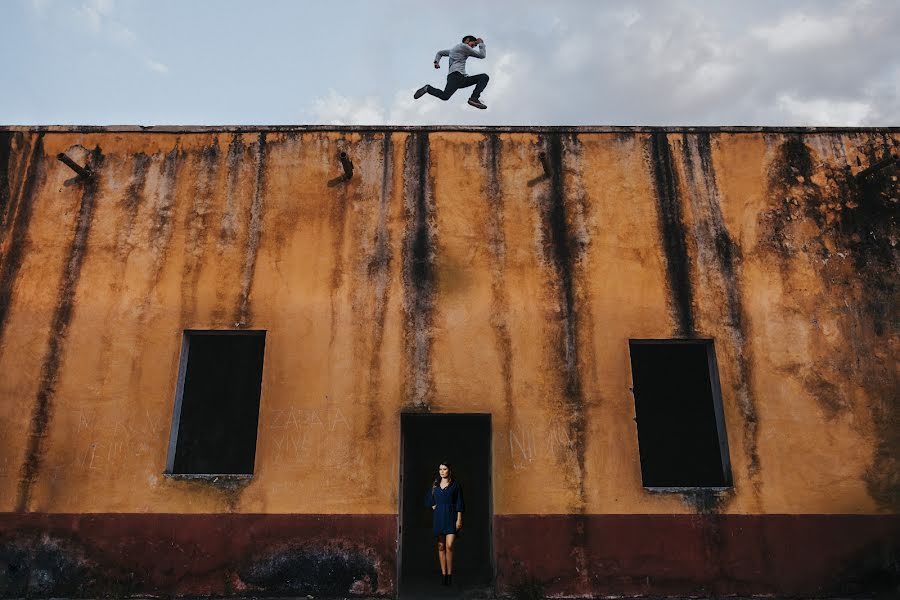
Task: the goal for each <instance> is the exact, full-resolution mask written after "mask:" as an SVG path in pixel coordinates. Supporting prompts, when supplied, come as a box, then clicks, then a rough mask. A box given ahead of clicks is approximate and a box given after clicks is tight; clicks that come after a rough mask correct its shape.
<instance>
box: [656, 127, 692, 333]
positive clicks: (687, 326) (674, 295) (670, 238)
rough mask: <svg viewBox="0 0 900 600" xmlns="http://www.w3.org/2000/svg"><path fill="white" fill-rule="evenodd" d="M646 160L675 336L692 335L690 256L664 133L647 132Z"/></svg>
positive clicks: (667, 143)
mask: <svg viewBox="0 0 900 600" xmlns="http://www.w3.org/2000/svg"><path fill="white" fill-rule="evenodd" d="M649 159H650V174H651V176H652V179H653V186H654V190H655V192H656V202H657V213H658V217H659V229H660V236H661V238H662V246H663V250H664V252H665V259H666V273H667V279H668V283H669V290H670V292H671V297H670V310H671V311H672V315H673V317H674V319H675V324H676V327H675V335H677V336H683V337H692V336H694V335H695V330H694V312H693V303H694V290H693V286H692V284H691V276H690V270H691V269H690V258H689V257H688V249H687V239H686V234H685V228H684V219H683V217H682V213H681V199H680V193H679V188H678V176H677V173H676V172H675V165H674V162H673V161H672V150H671V148H670V147H669V139H668V136H667V135H666V133H665V132H657V133H652V134H650V145H649Z"/></svg>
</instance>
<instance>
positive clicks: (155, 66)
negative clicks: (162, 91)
mask: <svg viewBox="0 0 900 600" xmlns="http://www.w3.org/2000/svg"><path fill="white" fill-rule="evenodd" d="M144 64H146V65H147V68H148V69H150V70H151V71H156V72H157V73H162V74H166V73H168V72H169V67H167V66H166V65H164V64H163V63H161V62H157V61H155V60H153V59H150V58H148V59H147V60H146V62H145V63H144Z"/></svg>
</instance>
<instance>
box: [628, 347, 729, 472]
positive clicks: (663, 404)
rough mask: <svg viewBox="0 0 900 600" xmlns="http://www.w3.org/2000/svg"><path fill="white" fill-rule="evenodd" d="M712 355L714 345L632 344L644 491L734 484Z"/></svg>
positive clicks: (633, 376)
mask: <svg viewBox="0 0 900 600" xmlns="http://www.w3.org/2000/svg"><path fill="white" fill-rule="evenodd" d="M712 352H713V348H712V344H711V343H710V342H666V341H660V342H646V341H640V340H634V341H632V342H631V370H632V378H633V382H634V400H635V413H636V417H637V427H638V443H639V445H640V459H641V476H642V478H643V483H644V486H645V487H727V486H729V485H730V484H731V483H730V479H731V478H730V473H729V472H728V470H729V467H728V465H729V462H728V460H727V444H726V443H725V437H724V435H725V432H724V422H723V421H722V419H721V414H722V411H721V399H720V397H719V392H718V376H717V374H715V373H712V374H711V369H713V368H714V366H715V360H714V357H713V356H712ZM714 383H715V385H714Z"/></svg>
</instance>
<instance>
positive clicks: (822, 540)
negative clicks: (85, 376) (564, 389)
mask: <svg viewBox="0 0 900 600" xmlns="http://www.w3.org/2000/svg"><path fill="white" fill-rule="evenodd" d="M494 547H495V549H496V553H497V554H496V559H497V587H498V591H499V592H501V593H509V592H511V591H512V590H513V588H514V587H515V586H516V585H517V584H519V583H521V582H523V581H530V582H532V583H534V584H536V585H537V586H538V587H542V588H543V590H544V593H546V594H547V595H555V596H582V597H590V596H661V595H693V596H697V595H700V596H721V595H729V594H741V595H755V594H774V595H784V596H797V595H826V594H847V593H855V592H860V591H874V590H879V589H896V587H897V585H898V574H900V573H898V568H900V567H898V556H900V515H886V516H873V515H583V516H577V515H540V516H538V515H507V516H496V517H495V521H494ZM396 553H397V517H396V515H258V514H231V513H229V514H203V515H190V514H181V515H173V514H82V515H71V514H36V513H25V514H17V513H4V514H0V596H2V597H24V596H28V597H41V596H44V597H47V596H56V597H96V596H106V595H115V596H124V595H154V596H181V595H196V596H205V595H217V596H219V595H223V596H235V597H237V596H251V595H252V596H261V595H265V596H305V595H307V594H311V595H314V596H316V597H328V596H346V595H356V596H392V595H393V594H394V592H395V588H396V582H395V574H396V567H397V565H396V556H397V554H396Z"/></svg>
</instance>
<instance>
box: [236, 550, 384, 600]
mask: <svg viewBox="0 0 900 600" xmlns="http://www.w3.org/2000/svg"><path fill="white" fill-rule="evenodd" d="M238 575H239V577H240V580H241V581H242V582H243V583H244V584H245V585H247V586H249V587H251V588H253V589H257V590H263V591H265V593H266V594H269V595H288V596H298V595H307V594H309V595H311V596H312V595H315V596H328V597H338V596H340V597H344V596H346V595H371V594H374V593H375V592H376V591H377V589H378V570H377V568H376V564H375V559H374V558H373V557H372V556H370V554H369V553H367V552H365V551H364V550H361V549H359V548H354V547H352V546H350V545H347V544H341V543H339V542H334V543H330V544H324V545H318V546H313V545H309V546H300V547H295V548H286V549H284V550H280V551H278V552H275V553H272V554H270V555H268V556H265V557H262V558H259V559H256V560H253V561H252V562H251V563H250V564H249V565H247V566H244V567H241V568H239V572H238Z"/></svg>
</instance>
